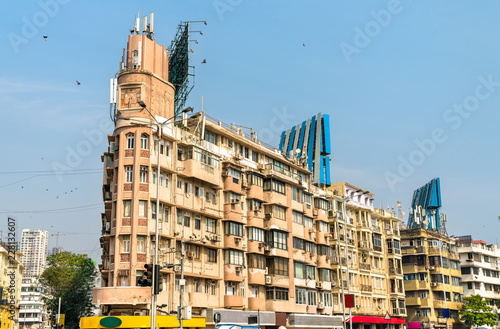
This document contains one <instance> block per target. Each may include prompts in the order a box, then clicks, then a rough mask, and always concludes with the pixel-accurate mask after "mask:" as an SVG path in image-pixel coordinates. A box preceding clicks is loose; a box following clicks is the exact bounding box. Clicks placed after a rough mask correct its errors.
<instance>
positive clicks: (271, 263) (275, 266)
mask: <svg viewBox="0 0 500 329" xmlns="http://www.w3.org/2000/svg"><path fill="white" fill-rule="evenodd" d="M266 262H267V267H268V272H269V274H270V275H283V276H288V275H289V271H288V259H287V258H280V257H274V258H268V259H267V260H266Z"/></svg>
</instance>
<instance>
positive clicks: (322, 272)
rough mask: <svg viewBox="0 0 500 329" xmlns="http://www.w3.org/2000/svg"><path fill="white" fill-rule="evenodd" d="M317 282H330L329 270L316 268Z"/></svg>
mask: <svg viewBox="0 0 500 329" xmlns="http://www.w3.org/2000/svg"><path fill="white" fill-rule="evenodd" d="M318 280H319V281H327V282H330V281H331V275H330V270H329V269H326V268H318Z"/></svg>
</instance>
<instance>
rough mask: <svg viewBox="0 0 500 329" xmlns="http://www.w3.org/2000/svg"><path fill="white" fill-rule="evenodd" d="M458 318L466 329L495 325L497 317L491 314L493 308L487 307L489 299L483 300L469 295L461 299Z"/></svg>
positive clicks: (478, 296) (477, 296)
mask: <svg viewBox="0 0 500 329" xmlns="http://www.w3.org/2000/svg"><path fill="white" fill-rule="evenodd" d="M463 302H464V304H463V306H462V309H461V310H460V318H461V320H462V321H463V322H464V323H465V325H466V326H467V327H468V328H472V327H481V326H485V325H486V326H490V327H494V326H496V325H497V323H496V319H497V318H498V316H497V315H496V314H495V313H493V312H492V311H493V308H491V307H490V306H488V303H489V302H490V299H483V298H482V297H481V296H480V295H471V296H470V297H464V298H463Z"/></svg>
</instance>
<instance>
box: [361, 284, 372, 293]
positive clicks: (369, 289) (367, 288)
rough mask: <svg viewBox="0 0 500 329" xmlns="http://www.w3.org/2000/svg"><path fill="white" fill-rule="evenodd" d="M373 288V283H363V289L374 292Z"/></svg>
mask: <svg viewBox="0 0 500 329" xmlns="http://www.w3.org/2000/svg"><path fill="white" fill-rule="evenodd" d="M372 290H373V288H372V285H371V284H361V291H363V292H372Z"/></svg>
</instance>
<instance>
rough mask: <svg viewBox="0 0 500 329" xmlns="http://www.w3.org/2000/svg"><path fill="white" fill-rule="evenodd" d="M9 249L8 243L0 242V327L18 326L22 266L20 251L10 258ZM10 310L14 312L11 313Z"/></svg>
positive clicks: (15, 327)
mask: <svg viewBox="0 0 500 329" xmlns="http://www.w3.org/2000/svg"><path fill="white" fill-rule="evenodd" d="M9 250H11V249H10V248H9V244H7V243H4V242H0V269H1V270H0V290H1V293H0V295H1V296H0V329H4V328H11V329H12V328H14V329H17V328H19V324H18V322H17V319H18V318H19V308H18V304H19V301H20V300H21V282H22V278H23V271H24V267H23V265H22V264H21V262H20V261H19V259H20V258H21V253H20V252H19V251H15V258H10V256H11V255H12V253H9ZM12 274H14V277H13V276H12ZM11 289H13V291H14V293H12V290H11ZM12 311H13V312H14V314H12V313H11V312H12ZM12 315H13V318H12Z"/></svg>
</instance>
